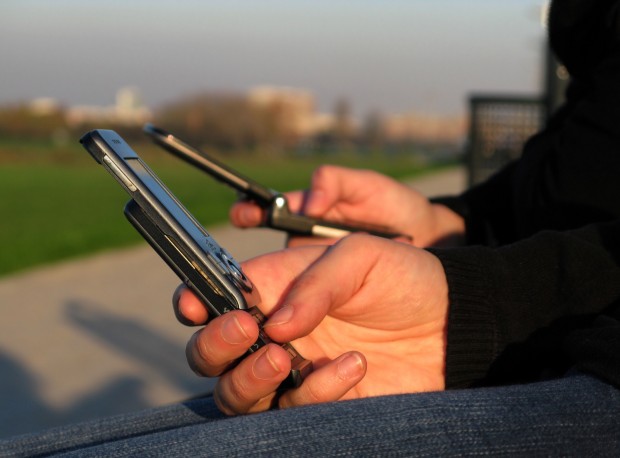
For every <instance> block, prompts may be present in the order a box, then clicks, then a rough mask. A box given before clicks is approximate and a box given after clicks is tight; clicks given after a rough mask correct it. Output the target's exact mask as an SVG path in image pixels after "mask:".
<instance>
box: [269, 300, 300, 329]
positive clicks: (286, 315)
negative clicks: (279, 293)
mask: <svg viewBox="0 0 620 458" xmlns="http://www.w3.org/2000/svg"><path fill="white" fill-rule="evenodd" d="M293 312H294V310H293V307H291V306H290V305H285V306H284V307H282V308H280V310H278V311H277V312H276V313H274V314H273V315H271V317H270V318H269V320H267V322H266V323H265V326H264V327H267V326H277V325H280V324H284V323H288V322H289V321H291V318H293Z"/></svg>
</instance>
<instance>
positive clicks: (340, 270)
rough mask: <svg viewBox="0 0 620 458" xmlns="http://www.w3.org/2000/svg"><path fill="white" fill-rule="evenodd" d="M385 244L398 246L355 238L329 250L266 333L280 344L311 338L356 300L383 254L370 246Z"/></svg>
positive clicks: (298, 284) (360, 236) (297, 284)
mask: <svg viewBox="0 0 620 458" xmlns="http://www.w3.org/2000/svg"><path fill="white" fill-rule="evenodd" d="M383 243H394V242H391V241H387V240H383V239H379V238H377V237H372V236H369V235H366V234H353V235H349V236H347V237H345V238H343V239H342V240H340V241H339V242H338V243H336V244H335V245H333V246H331V247H330V248H329V249H327V250H325V251H324V252H323V254H322V255H321V256H320V257H319V258H318V259H317V260H316V262H314V263H313V264H312V265H310V266H309V267H308V268H307V269H305V270H304V271H303V272H301V273H300V274H299V275H298V277H297V278H296V280H295V281H294V283H293V284H292V286H291V288H290V290H289V292H288V293H287V294H286V296H285V297H283V298H282V299H281V304H282V305H281V307H280V308H279V309H278V310H277V311H276V312H275V313H274V314H272V315H271V316H270V318H269V319H268V320H267V322H266V323H265V325H264V328H265V331H267V333H268V334H269V336H270V337H272V338H273V339H275V340H276V341H278V342H287V341H290V340H294V339H297V338H299V337H301V336H304V335H307V334H309V333H310V332H311V331H312V329H314V328H315V327H316V326H317V325H318V324H319V323H320V322H321V321H322V320H323V319H324V318H325V316H326V315H327V314H328V312H329V311H330V310H334V309H336V308H337V307H338V306H340V305H342V304H344V303H346V302H347V301H348V300H350V299H352V298H353V297H354V296H355V294H356V293H357V292H358V291H359V289H360V288H361V287H362V285H363V284H364V280H365V279H366V276H367V275H368V273H369V272H370V271H371V270H372V266H373V265H374V263H375V262H376V257H377V256H378V255H379V254H380V253H381V251H382V250H381V249H377V250H371V249H368V248H369V246H370V245H372V244H375V245H376V244H383ZM334 285H338V287H337V288H335V287H334Z"/></svg>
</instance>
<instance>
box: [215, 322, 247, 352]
mask: <svg viewBox="0 0 620 458" xmlns="http://www.w3.org/2000/svg"><path fill="white" fill-rule="evenodd" d="M227 318H228V319H227V320H226V321H225V322H224V324H222V330H221V335H222V339H223V340H224V341H225V342H226V343H229V344H233V345H237V344H240V343H243V342H246V341H247V340H248V335H247V334H246V332H245V331H244V330H243V328H242V327H241V323H239V320H238V319H237V317H236V316H235V315H230V316H228V317H227Z"/></svg>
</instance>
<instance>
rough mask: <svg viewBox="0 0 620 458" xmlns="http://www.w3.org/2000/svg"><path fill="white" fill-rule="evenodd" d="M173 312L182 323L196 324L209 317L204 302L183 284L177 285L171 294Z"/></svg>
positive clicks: (204, 321) (202, 322)
mask: <svg viewBox="0 0 620 458" xmlns="http://www.w3.org/2000/svg"><path fill="white" fill-rule="evenodd" d="M172 307H173V309H174V314H175V316H176V317H177V320H179V321H180V322H181V323H182V324H185V325H187V326H198V325H202V324H205V323H206V322H207V320H208V319H209V312H208V311H207V308H206V307H205V306H204V304H203V303H202V302H201V301H200V299H198V298H197V297H196V295H195V294H194V293H192V292H191V291H190V290H189V289H188V288H187V287H186V286H185V285H183V284H181V285H179V286H178V287H177V289H176V290H175V292H174V294H173V295H172Z"/></svg>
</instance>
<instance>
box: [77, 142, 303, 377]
mask: <svg viewBox="0 0 620 458" xmlns="http://www.w3.org/2000/svg"><path fill="white" fill-rule="evenodd" d="M80 142H81V143H82V145H83V146H84V148H85V149H86V150H87V151H88V152H89V153H90V154H91V155H92V156H93V158H94V159H95V160H96V161H97V162H98V163H100V164H101V165H103V166H104V167H105V168H106V169H107V170H108V172H110V174H111V175H112V176H113V177H115V178H116V180H117V181H118V182H119V183H120V184H121V186H122V187H123V188H124V189H125V190H126V191H127V192H128V193H129V195H130V196H131V200H130V201H129V202H128V203H127V205H126V206H125V211H124V212H125V216H126V217H127V219H128V220H129V221H130V223H131V224H132V225H133V226H134V227H135V228H136V230H137V231H138V232H139V233H140V234H141V235H142V236H143V237H144V239H145V240H146V241H147V242H148V243H149V244H150V245H151V246H152V247H153V248H154V250H155V251H156V252H157V253H158V254H159V255H160V257H161V258H162V259H163V260H164V261H165V262H166V263H167V264H168V266H169V267H170V268H171V269H172V270H173V271H174V272H175V273H176V274H177V275H178V277H179V278H180V279H181V280H182V281H183V282H184V283H185V284H186V285H187V286H188V287H189V288H190V289H191V290H192V291H193V292H194V293H195V294H196V295H197V296H198V297H199V298H200V299H201V301H202V302H203V303H204V304H205V306H206V307H207V308H208V310H209V314H210V316H211V317H215V316H219V315H222V314H224V313H227V312H230V311H231V310H237V309H240V310H246V311H248V313H250V314H251V315H252V316H253V317H254V319H255V320H256V321H257V323H258V324H259V327H260V325H262V323H263V322H264V321H265V316H264V315H263V314H262V313H261V311H260V310H259V309H258V307H257V306H258V304H259V303H260V294H259V292H258V290H257V289H256V288H255V287H254V285H253V284H252V282H251V281H250V280H249V279H248V278H247V277H246V275H245V274H244V272H243V270H242V269H241V266H240V265H239V264H238V263H237V261H236V260H235V259H234V258H233V257H232V256H231V255H230V253H228V252H227V251H226V250H225V249H224V248H222V247H221V246H220V245H219V244H218V243H217V242H216V241H215V240H214V239H213V237H211V236H210V234H209V233H208V232H207V231H206V230H205V229H204V228H203V227H202V226H201V225H200V223H199V222H198V221H197V220H196V219H195V218H194V217H193V216H192V215H191V214H190V212H189V211H188V210H187V209H186V208H185V207H184V206H183V205H182V204H181V202H180V201H179V200H178V199H177V198H176V197H175V196H174V194H172V192H171V191H170V190H168V188H167V187H166V186H165V185H164V184H163V183H162V182H161V180H160V179H159V178H158V177H157V175H156V174H155V173H154V172H153V171H152V170H151V169H150V168H149V167H148V166H147V165H146V163H145V162H144V161H143V160H142V159H141V158H140V157H139V156H138V154H137V153H136V152H135V151H134V150H133V149H131V147H130V146H129V145H128V144H127V143H126V142H125V141H124V140H123V139H122V138H121V137H120V136H119V135H118V134H117V133H116V132H114V131H111V130H94V131H91V132H88V133H86V134H85V135H84V136H83V137H82V138H81V140H80ZM271 342H272V341H271V339H270V338H269V337H268V336H267V335H266V334H265V333H264V332H263V331H262V329H261V330H260V332H259V337H258V340H257V341H256V343H255V344H254V345H253V346H252V347H251V348H250V349H249V352H250V353H251V352H255V351H257V350H258V349H259V348H261V347H263V346H265V345H266V344H268V343H271ZM280 345H281V346H282V347H283V348H284V349H285V350H287V352H288V353H289V355H290V357H291V363H292V370H291V374H290V375H289V377H288V379H287V380H286V381H285V383H284V384H283V387H290V386H299V384H300V383H301V381H302V380H303V378H304V377H305V375H306V374H307V373H308V372H310V371H311V363H310V361H307V360H305V359H304V358H303V357H301V355H299V354H298V353H297V351H296V350H295V349H294V348H293V347H292V346H291V345H290V344H288V343H285V344H280Z"/></svg>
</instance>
